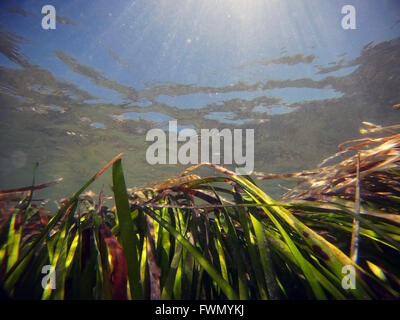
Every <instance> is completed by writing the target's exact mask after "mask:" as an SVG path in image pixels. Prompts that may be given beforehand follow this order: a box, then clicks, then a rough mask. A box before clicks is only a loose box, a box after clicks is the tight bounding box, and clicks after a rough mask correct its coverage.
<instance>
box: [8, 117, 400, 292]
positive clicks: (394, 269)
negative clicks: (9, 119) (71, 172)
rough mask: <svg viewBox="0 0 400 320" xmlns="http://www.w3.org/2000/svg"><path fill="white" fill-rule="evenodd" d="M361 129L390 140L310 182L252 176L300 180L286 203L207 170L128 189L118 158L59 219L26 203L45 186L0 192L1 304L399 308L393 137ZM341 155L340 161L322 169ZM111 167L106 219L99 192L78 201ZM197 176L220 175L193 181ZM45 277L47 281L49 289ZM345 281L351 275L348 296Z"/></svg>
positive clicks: (351, 148) (373, 143) (397, 151)
mask: <svg viewBox="0 0 400 320" xmlns="http://www.w3.org/2000/svg"><path fill="white" fill-rule="evenodd" d="M365 125H366V126H367V128H366V129H362V132H364V133H368V134H370V135H372V134H375V133H376V132H377V133H378V134H381V135H382V133H385V134H386V136H385V137H375V138H365V139H357V140H355V141H351V142H346V143H344V144H342V145H340V146H339V148H340V151H339V153H337V154H336V155H335V156H334V157H330V158H329V159H327V160H326V161H325V162H324V163H323V164H322V165H323V166H321V167H320V168H318V169H316V170H309V171H304V172H299V173H290V174H280V175H265V174H260V177H258V179H272V178H274V179H277V178H279V179H282V178H284V179H287V178H289V179H300V182H299V183H298V184H297V186H296V187H294V188H292V189H291V190H290V191H289V192H288V193H287V194H286V195H284V197H283V198H282V199H281V201H280V202H278V201H275V200H274V199H272V198H271V197H269V196H268V195H267V194H265V193H264V192H263V191H262V190H261V189H260V188H259V187H258V186H257V184H256V183H255V181H254V180H253V179H252V178H251V177H250V176H239V175H236V174H235V173H234V172H232V171H229V170H227V169H225V168H223V167H220V166H218V165H214V164H201V165H197V166H194V167H191V168H188V169H187V170H185V171H184V172H183V173H182V174H181V175H178V176H176V177H173V178H170V179H168V180H166V181H163V182H161V183H157V184H154V185H153V186H152V187H147V188H133V189H127V188H126V185H125V180H124V174H123V168H122V163H121V157H122V155H119V156H117V157H115V158H114V159H113V160H111V161H110V162H109V163H108V164H107V165H106V166H105V167H104V168H103V169H101V170H100V171H98V172H97V173H96V174H95V175H94V176H93V177H92V178H91V179H90V180H89V181H88V182H87V183H86V184H85V185H84V186H83V187H82V188H81V189H80V190H78V191H77V192H76V193H75V194H74V195H73V196H72V197H70V198H67V199H63V200H62V201H61V204H60V208H59V210H58V211H57V212H55V213H52V212H49V211H48V210H46V209H45V208H43V206H41V205H39V204H37V201H35V198H34V190H36V189H39V188H44V187H47V186H49V184H42V185H35V183H34V181H33V183H32V186H29V187H25V188H19V189H13V190H3V191H1V192H0V288H1V290H2V296H3V297H8V298H13V299H21V298H24V299H26V298H28V299H398V298H399V296H400V268H399V266H400V228H399V224H400V218H399V215H398V212H399V208H400V169H399V164H400V134H399V133H398V130H399V129H400V125H395V126H391V127H386V128H381V127H379V126H374V125H372V124H369V123H365ZM349 152H353V155H349V154H348V153H349ZM338 157H347V158H345V159H344V160H342V161H341V162H339V163H338V164H331V165H326V163H327V162H330V161H332V160H336V159H337V158H338ZM111 166H112V180H113V181H112V182H113V185H112V191H113V194H114V197H113V200H114V203H113V205H112V206H109V207H107V206H106V203H107V201H108V200H109V199H108V200H107V198H108V197H106V196H105V195H104V193H103V192H100V194H99V195H95V194H94V193H92V192H90V191H86V192H85V190H86V189H87V188H88V187H89V185H90V184H91V183H92V182H93V181H94V180H96V179H97V178H98V177H99V176H100V175H101V174H102V173H103V172H104V171H105V170H107V168H109V167H111ZM199 166H207V167H209V168H210V170H214V172H213V173H212V175H210V176H203V175H202V176H199V175H198V174H196V170H197V169H198V167H199ZM56 182H58V181H55V182H54V183H56ZM50 184H51V183H50ZM48 265H51V266H53V267H54V268H55V277H54V278H52V277H49V279H53V280H55V283H52V282H51V281H50V282H49V283H47V282H45V288H43V287H42V285H43V278H44V277H45V276H46V273H47V272H48V271H49V269H46V268H47V267H46V266H48ZM346 270H354V276H355V282H354V286H353V285H352V284H351V283H350V285H349V283H348V282H346V281H347V280H348V279H350V278H346V275H347V273H346V272H345V271H346ZM346 279H347V280H346ZM46 284H47V286H46Z"/></svg>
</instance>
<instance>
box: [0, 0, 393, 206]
mask: <svg viewBox="0 0 400 320" xmlns="http://www.w3.org/2000/svg"><path fill="white" fill-rule="evenodd" d="M46 4H51V5H53V6H54V8H55V9H56V15H57V16H58V21H57V23H56V29H55V30H44V29H43V28H42V24H41V21H42V18H43V17H44V15H42V14H41V8H42V5H43V4H42V3H38V2H37V1H33V0H21V1H17V2H16V1H2V2H1V3H0V21H1V25H0V106H1V111H0V121H1V126H0V134H1V137H2V138H1V140H0V150H1V153H0V189H1V188H11V187H17V186H22V185H27V184H29V183H30V181H31V178H32V168H33V164H34V163H35V162H39V164H40V165H39V169H38V171H37V179H38V181H40V182H45V181H48V180H51V179H55V178H58V177H60V176H62V177H64V182H63V183H62V184H61V185H59V186H57V187H55V188H53V189H52V190H49V191H43V193H42V195H43V197H47V196H51V197H52V198H60V197H63V196H67V195H70V194H71V193H72V192H73V191H74V190H76V189H77V188H78V187H79V186H80V185H82V184H83V183H84V182H85V181H86V179H87V178H89V177H90V176H91V175H92V174H93V173H94V172H95V171H96V170H98V169H99V168H101V167H102V166H103V165H104V163H106V162H107V161H108V160H110V159H112V158H113V157H114V156H115V155H116V154H118V153H120V152H124V158H123V161H124V166H125V171H126V175H127V181H128V184H129V185H142V184H144V183H146V182H149V181H150V182H154V181H158V180H162V179H165V178H167V177H168V176H170V175H172V174H176V173H177V172H179V171H181V170H182V169H183V166H180V165H176V166H172V165H165V166H162V165H159V166H152V165H149V164H148V163H147V161H146V159H145V152H146V149H147V147H148V146H149V143H148V142H146V140H145V136H146V133H147V132H148V131H149V130H150V129H153V128H160V129H163V130H165V131H167V130H169V128H168V121H170V120H176V121H178V131H180V130H182V129H184V128H192V129H195V130H196V131H198V130H199V129H202V128H232V129H233V128H243V129H244V128H250V129H254V130H255V139H256V141H255V170H256V171H264V172H282V171H293V170H301V169H307V168H312V167H313V166H315V165H316V164H318V163H319V162H320V161H321V160H322V159H324V158H325V157H327V156H329V155H331V154H333V153H335V152H336V151H337V145H338V144H339V143H340V142H342V141H344V140H348V139H352V138H355V137H359V136H360V132H359V128H360V124H361V122H362V121H369V122H374V123H377V124H381V125H385V124H393V123H397V122H399V120H400V112H398V110H397V111H396V110H394V109H392V105H393V104H397V103H400V94H399V90H398V88H399V85H400V77H399V74H400V70H399V65H400V43H399V42H400V40H399V36H400V22H399V18H400V2H399V1H397V0H388V1H375V0H354V1H352V3H351V4H352V5H353V6H354V9H355V18H356V20H355V24H356V26H355V27H356V28H355V29H344V28H343V27H342V19H343V17H344V15H343V14H342V13H341V9H342V7H343V6H344V5H345V4H348V3H347V2H346V1H342V0H340V1H339V0H323V1H322V0H305V1H301V2H300V1H298V2H294V1H290V0H281V1H271V0H252V1H234V0H225V1H216V0H204V1H194V0H176V1H153V0H146V1H145V0H142V1H125V0H115V1H112V2H110V1H107V0H98V1H96V2H89V1H86V2H85V1H81V0H69V1H47V2H46ZM107 174H108V173H106V175H105V177H104V179H103V180H100V181H99V182H98V184H97V185H94V186H93V188H94V189H96V188H97V190H98V189H99V188H101V187H102V186H103V185H105V186H107V185H109V183H110V180H109V176H107ZM107 190H108V189H107ZM274 191H276V190H272V192H274Z"/></svg>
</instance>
